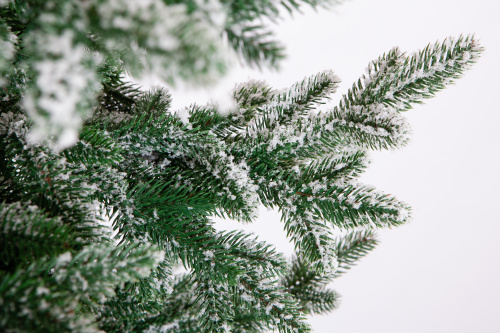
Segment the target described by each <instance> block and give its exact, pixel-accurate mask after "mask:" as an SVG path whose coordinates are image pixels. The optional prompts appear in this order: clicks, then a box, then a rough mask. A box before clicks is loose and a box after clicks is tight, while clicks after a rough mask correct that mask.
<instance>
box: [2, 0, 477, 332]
mask: <svg viewBox="0 0 500 333" xmlns="http://www.w3.org/2000/svg"><path fill="white" fill-rule="evenodd" d="M330 3H332V4H333V3H335V1H280V2H274V1H211V2H204V1H166V0H165V1H159V0H158V1H152V2H151V3H148V2H139V1H135V2H134V1H120V0H116V1H107V0H92V1H71V0H61V1H55V0H50V1H35V0H33V1H17V0H16V1H9V2H5V1H3V2H1V4H2V6H3V7H1V8H0V17H1V20H0V43H1V44H2V45H3V46H4V47H3V48H1V50H0V72H1V74H2V80H3V81H1V82H0V84H1V85H2V89H1V90H0V260H1V261H0V331H1V332H4V331H5V332H33V331H37V332H71V331H73V332H102V331H105V332H178V333H185V332H227V331H230V332H242V333H243V332H263V331H266V330H277V331H279V332H287V333H288V332H309V331H310V328H309V326H308V324H307V323H306V321H305V315H306V314H319V313H327V312H329V311H332V310H333V309H335V308H336V307H337V305H338V299H339V296H338V295H337V294H336V293H335V292H334V291H332V290H330V289H328V286H327V284H328V283H330V282H331V281H332V280H333V279H334V278H336V277H338V276H340V275H341V274H343V273H344V272H345V271H347V270H348V269H350V267H352V265H354V263H355V262H357V261H358V260H359V259H360V258H361V257H363V256H364V255H366V254H367V252H368V251H370V250H372V249H373V248H374V246H375V245H376V241H375V239H374V234H373V232H372V230H373V229H376V228H380V227H392V226H398V225H400V224H402V223H405V222H406V221H407V220H408V219H409V207H408V206H407V205H406V204H405V203H403V202H400V201H398V200H397V199H396V198H394V197H393V196H390V195H387V194H383V193H380V192H378V191H376V190H375V189H373V188H372V187H370V186H367V185H363V184H360V183H358V182H357V179H358V177H359V175H360V174H361V173H362V172H363V171H364V170H365V168H366V167H367V165H368V149H369V148H372V149H387V148H395V147H400V146H402V145H404V143H405V142H406V135H407V132H408V131H407V127H406V123H405V121H404V119H403V117H402V115H401V112H402V111H406V110H408V109H409V108H410V106H411V105H412V104H413V103H420V102H421V101H422V100H423V99H425V98H428V97H431V96H432V95H433V94H434V93H435V92H436V91H438V90H440V89H442V88H443V87H444V86H445V85H447V84H449V83H452V80H454V79H455V78H457V77H458V76H459V75H461V73H462V72H463V71H464V70H465V69H466V68H467V67H469V66H470V64H472V63H473V62H474V61H475V60H476V59H477V57H478V55H479V53H480V51H481V48H479V47H478V45H477V42H476V41H475V40H474V39H473V38H472V37H460V38H459V39H457V40H452V41H445V42H444V43H442V44H435V45H431V46H428V47H427V48H425V49H424V50H423V51H421V52H419V53H416V54H414V55H410V56H406V55H404V54H402V53H401V52H399V51H398V50H393V51H390V52H389V53H388V54H386V55H384V56H382V57H381V58H379V59H378V60H376V61H374V62H372V63H371V64H370V66H369V69H368V73H367V74H366V75H365V76H363V77H362V78H361V79H360V81H358V83H356V84H355V85H354V86H353V87H352V88H351V90H350V91H349V92H348V93H347V94H346V95H345V96H344V97H343V99H342V101H341V103H340V105H339V106H337V107H335V108H334V109H333V110H330V111H326V112H325V111H321V112H316V109H317V107H318V106H320V105H321V104H323V103H324V101H325V100H326V99H328V98H329V97H330V96H331V95H332V94H333V93H334V92H335V90H336V88H337V87H338V84H339V82H340V79H339V78H338V77H337V76H336V75H334V74H333V72H331V71H325V72H321V73H318V74H317V75H314V76H311V77H309V78H306V79H304V80H303V81H300V82H298V83H296V84H294V85H292V86H291V87H290V88H288V89H285V90H282V91H276V90H274V89H273V88H272V87H270V86H268V85H267V84H266V83H264V82H256V81H250V82H248V83H243V84H240V85H238V86H237V87H236V88H235V90H234V91H233V97H234V101H235V102H236V104H237V106H235V107H234V108H233V109H232V110H229V112H225V113H222V112H220V110H218V109H217V107H215V106H213V105H207V106H203V105H192V106H190V107H189V108H186V109H185V110H177V111H175V110H171V109H170V105H171V96H170V94H169V93H168V92H167V90H166V89H164V88H157V89H153V90H151V91H143V90H142V89H141V88H140V87H139V86H136V85H134V84H130V83H128V82H127V79H126V74H127V72H128V73H147V72H150V74H151V71H158V73H155V74H159V75H160V76H162V77H163V78H164V79H165V80H167V81H174V80H177V79H178V78H184V79H192V81H198V82H206V81H207V80H209V79H210V78H211V77H212V76H213V75H214V74H219V73H221V72H223V71H224V70H225V67H226V65H227V64H226V60H225V59H224V57H223V54H222V53H221V52H219V51H220V50H222V48H221V45H220V43H221V40H220V39H221V37H222V38H223V37H224V36H225V37H227V39H228V41H229V43H230V45H231V46H232V47H233V48H234V49H235V50H236V52H237V53H239V54H240V55H241V56H242V57H243V59H244V61H246V62H247V63H249V64H250V65H257V66H260V65H265V64H270V65H271V66H277V65H278V62H279V60H280V59H281V58H282V55H283V50H282V48H281V47H280V46H279V45H278V43H276V42H274V41H272V40H270V41H269V40H268V37H269V36H270V35H269V33H268V30H267V28H265V27H264V25H263V24H262V22H259V20H260V19H261V18H269V19H272V20H274V19H276V18H277V14H278V13H279V11H280V10H283V9H285V10H289V11H295V10H297V9H299V8H300V6H301V5H302V4H308V5H311V6H312V7H318V6H323V5H328V4H330ZM134 6H137V7H134ZM221 12H223V13H224V15H223V17H222V20H221V19H220V17H219V16H217V15H214V14H217V13H219V14H220V13H221ZM259 206H265V207H268V208H274V209H277V210H278V211H279V212H280V213H281V215H282V222H283V227H284V230H285V232H286V234H287V236H288V237H289V239H290V240H291V241H292V242H293V243H294V245H295V250H296V253H295V256H294V259H293V260H292V263H291V265H288V264H287V262H286V260H285V258H284V257H283V255H282V254H280V253H277V252H276V251H275V249H274V248H273V247H272V246H270V245H269V244H266V243H264V242H259V241H258V239H257V238H256V237H255V236H253V235H250V234H247V233H245V232H242V231H220V230H218V229H217V228H215V223H214V217H219V218H230V219H233V220H236V221H239V222H251V221H253V220H255V218H256V212H257V209H258V208H259ZM235 223H236V222H235ZM339 230H342V234H341V235H343V236H340V237H339V236H337V235H336V233H337V232H338V231H339ZM345 230H347V231H345Z"/></svg>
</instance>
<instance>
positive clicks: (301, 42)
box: [172, 0, 500, 333]
mask: <svg viewBox="0 0 500 333" xmlns="http://www.w3.org/2000/svg"><path fill="white" fill-rule="evenodd" d="M499 12H500V1H498V0H351V1H348V2H346V3H345V4H343V5H340V6H338V7H336V8H335V9H334V10H333V11H332V10H330V11H327V10H319V11H318V12H314V11H312V10H305V11H304V15H294V17H293V18H290V17H289V15H284V17H285V18H286V19H285V20H284V21H283V22H281V23H280V24H279V25H277V26H276V27H275V31H276V32H277V33H278V34H279V37H280V38H281V40H282V42H283V43H284V44H285V45H286V47H287V53H288V58H287V60H286V61H285V62H283V66H282V69H281V71H280V72H278V73H276V72H264V73H263V72H258V71H250V70H248V69H244V68H235V70H234V71H233V72H232V73H231V74H230V75H229V76H228V77H227V78H225V79H224V80H223V81H222V82H220V85H219V86H217V87H216V88H214V90H212V91H210V92H200V91H196V92H194V93H191V94H186V93H183V92H176V91H175V90H173V92H172V95H173V98H174V103H175V106H178V107H180V106H182V105H187V104H190V103H191V102H199V103H203V102H205V101H206V100H207V99H209V98H214V97H216V96H218V95H220V94H221V92H222V91H230V90H231V89H232V88H233V86H234V84H235V83H237V82H242V81H246V80H247V79H249V78H254V79H265V80H266V81H268V82H269V83H270V84H272V85H273V86H274V87H276V88H282V87H285V86H289V85H291V84H293V83H294V82H296V81H299V80H301V79H303V78H304V77H306V76H308V75H312V74H315V73H317V72H319V71H321V70H324V69H333V70H334V71H335V72H336V73H337V74H338V75H339V76H340V77H341V78H342V80H343V85H342V86H341V88H340V89H339V96H340V95H341V94H342V93H344V92H346V91H347V89H348V88H349V87H350V86H351V84H352V83H353V82H354V81H355V80H357V78H358V77H359V76H360V75H361V74H363V72H364V70H365V68H366V66H367V64H368V62H369V61H370V60H372V59H375V58H377V57H378V56H379V55H381V54H382V53H384V52H386V51H389V50H390V49H391V48H392V47H393V46H400V48H401V49H402V50H404V51H408V52H412V51H416V50H418V49H421V48H423V47H425V46H426V45H427V44H428V43H429V42H435V41H436V40H443V39H444V38H446V37H448V36H458V35H460V34H461V33H464V34H467V33H475V34H476V37H477V38H478V39H479V40H480V41H481V44H482V45H483V46H484V47H485V48H486V51H485V52H484V55H483V57H482V58H481V59H480V61H479V62H478V63H477V64H476V65H475V66H474V67H473V68H472V70H471V71H469V72H467V73H466V75H465V76H464V77H463V78H462V79H461V80H458V81H457V83H456V84H455V85H454V86H451V87H449V88H448V89H446V90H445V91H442V92H440V93H438V94H437V96H436V97H435V98H434V99H431V100H428V101H427V103H426V104H424V105H422V106H417V107H415V108H414V109H413V110H411V111H409V112H408V113H407V116H408V117H409V118H410V123H411V124H412V127H413V132H414V134H413V139H412V142H411V143H410V145H409V146H407V147H406V148H404V149H402V150H398V151H391V152H382V153H373V154H372V159H373V163H372V165H371V166H370V168H369V170H368V172H367V173H366V175H365V176H364V177H363V178H362V181H363V182H365V183H369V184H372V185H374V186H376V187H377V188H378V189H380V190H383V191H385V192H387V193H391V194H394V195H396V196H397V197H398V198H399V199H401V200H404V201H406V202H408V203H409V204H410V205H411V206H412V207H413V209H414V212H413V221H412V222H411V223H410V224H408V225H405V226H402V227H399V228H397V229H392V230H381V231H380V232H379V236H380V237H379V238H380V241H381V244H380V245H379V247H378V248H377V249H375V251H373V252H372V253H371V254H369V255H368V256H367V257H366V258H365V259H363V260H362V261H361V262H360V263H359V265H358V266H356V267H355V268H354V269H352V270H351V271H350V272H349V273H347V274H345V275H344V276H343V277H342V278H340V279H338V280H337V281H336V282H335V284H334V285H333V288H334V289H335V290H337V291H338V292H339V293H340V294H341V295H342V296H343V297H342V304H341V306H340V308H339V309H338V310H337V311H335V312H333V313H332V314H330V315H326V316H314V317H313V318H312V319H311V320H310V322H311V323H312V326H313V328H314V330H315V332H317V333H326V332H328V333H330V332H339V333H345V332H347V333H358V332H360V333H361V332H363V333H366V332H370V333H378V332H384V333H393V332H404V333H413V332H419V333H421V332H426V333H442V332H445V333H447V332H453V333H462V332H463V333H470V332H481V333H490V332H491V333H497V332H500V266H499V264H500V216H499V214H498V208H499V207H500V200H499V199H500V194H499V193H500V192H499V189H500V176H499V173H498V166H499V163H500V157H499V152H500V149H499V144H500V126H499V125H500V109H499V105H500V103H499V102H498V99H499V96H500V92H499V84H498V80H499V78H500V70H499V68H500V65H499V64H500V37H499V33H500V23H499V21H500V19H499ZM224 227H225V228H241V225H237V224H236V222H232V223H226V224H225V225H224ZM245 229H247V230H253V231H255V232H256V233H259V234H261V235H262V238H263V239H265V240H267V241H270V242H272V243H274V244H275V245H276V246H277V247H278V249H280V250H282V251H290V249H291V247H290V246H289V245H288V244H286V239H284V235H283V233H282V227H281V225H280V223H279V216H278V215H277V214H276V213H273V212H266V211H264V212H262V214H261V219H260V220H259V221H257V222H256V223H255V225H253V226H251V227H250V228H247V227H245Z"/></svg>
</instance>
